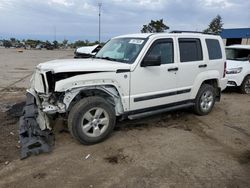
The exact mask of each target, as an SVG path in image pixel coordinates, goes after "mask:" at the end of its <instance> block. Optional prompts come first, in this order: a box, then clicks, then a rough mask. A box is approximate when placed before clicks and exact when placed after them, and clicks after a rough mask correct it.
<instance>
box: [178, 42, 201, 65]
mask: <svg viewBox="0 0 250 188" xmlns="http://www.w3.org/2000/svg"><path fill="white" fill-rule="evenodd" d="M178 41H179V48H180V60H181V62H189V61H200V60H202V59H203V55H202V48H201V41H200V39H192V38H181V39H179V40H178Z"/></svg>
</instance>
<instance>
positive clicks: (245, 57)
mask: <svg viewBox="0 0 250 188" xmlns="http://www.w3.org/2000/svg"><path fill="white" fill-rule="evenodd" d="M226 56H227V72H226V77H227V78H228V84H227V85H228V86H229V87H240V89H241V92H242V93H244V94H250V45H232V46H228V47H226Z"/></svg>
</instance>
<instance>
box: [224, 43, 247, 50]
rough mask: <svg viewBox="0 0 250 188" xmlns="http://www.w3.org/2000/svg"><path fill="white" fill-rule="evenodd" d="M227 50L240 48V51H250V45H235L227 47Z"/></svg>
mask: <svg viewBox="0 0 250 188" xmlns="http://www.w3.org/2000/svg"><path fill="white" fill-rule="evenodd" d="M226 48H238V49H248V50H250V45H241V44H235V45H231V46H226Z"/></svg>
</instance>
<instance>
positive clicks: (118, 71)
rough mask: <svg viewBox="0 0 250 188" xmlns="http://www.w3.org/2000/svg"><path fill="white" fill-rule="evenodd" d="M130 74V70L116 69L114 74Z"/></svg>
mask: <svg viewBox="0 0 250 188" xmlns="http://www.w3.org/2000/svg"><path fill="white" fill-rule="evenodd" d="M124 72H130V69H117V70H116V73H124Z"/></svg>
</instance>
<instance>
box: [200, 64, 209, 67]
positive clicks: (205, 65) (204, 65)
mask: <svg viewBox="0 0 250 188" xmlns="http://www.w3.org/2000/svg"><path fill="white" fill-rule="evenodd" d="M206 67H207V64H203V65H199V68H206Z"/></svg>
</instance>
